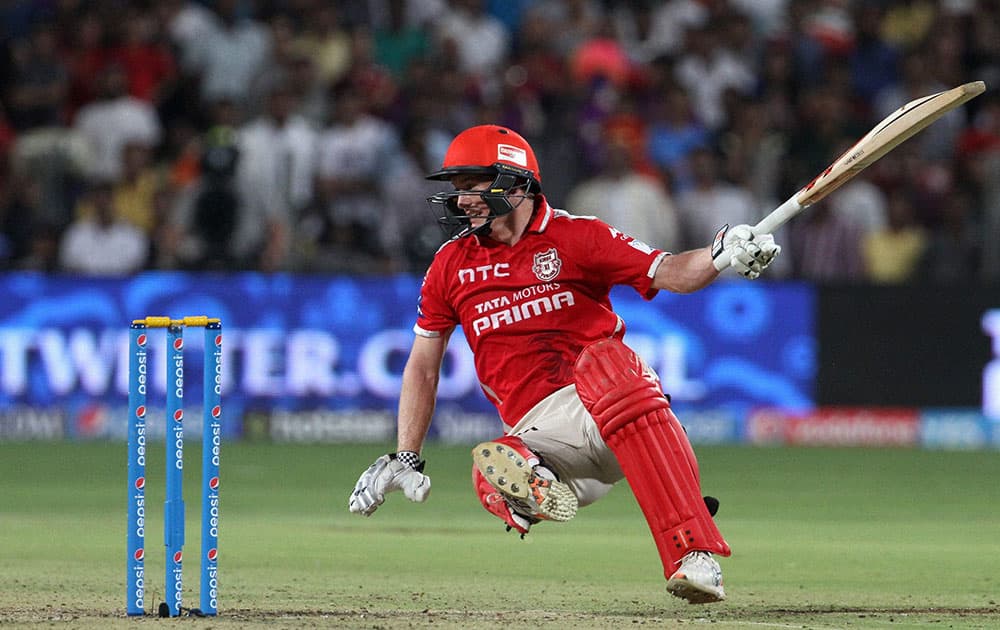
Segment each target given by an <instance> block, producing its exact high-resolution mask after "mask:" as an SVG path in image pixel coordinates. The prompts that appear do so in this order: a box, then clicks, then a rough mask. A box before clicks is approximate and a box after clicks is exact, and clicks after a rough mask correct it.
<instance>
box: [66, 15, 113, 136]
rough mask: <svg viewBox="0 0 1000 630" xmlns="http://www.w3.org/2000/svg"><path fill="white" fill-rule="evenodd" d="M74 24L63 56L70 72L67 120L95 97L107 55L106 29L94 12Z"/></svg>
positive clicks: (83, 16)
mask: <svg viewBox="0 0 1000 630" xmlns="http://www.w3.org/2000/svg"><path fill="white" fill-rule="evenodd" d="M74 23H75V28H74V29H73V32H72V33H70V39H69V42H68V46H66V48H65V49H64V50H63V53H62V55H63V58H64V59H65V60H66V66H67V70H68V72H69V77H68V80H69V87H68V94H67V97H66V105H67V116H68V117H69V120H72V119H73V118H74V117H75V116H76V112H77V111H78V110H79V109H80V108H81V107H83V106H84V105H86V104H87V103H89V102H90V101H93V100H94V99H96V98H98V96H99V93H98V91H97V86H98V85H99V84H100V77H101V72H102V71H103V70H104V66H105V65H107V63H108V54H109V51H108V47H107V40H108V34H107V32H106V30H107V29H105V27H104V20H102V19H101V16H100V14H99V13H98V12H97V11H95V10H89V11H85V12H84V13H82V14H81V15H79V16H77V17H76V18H75V19H74Z"/></svg>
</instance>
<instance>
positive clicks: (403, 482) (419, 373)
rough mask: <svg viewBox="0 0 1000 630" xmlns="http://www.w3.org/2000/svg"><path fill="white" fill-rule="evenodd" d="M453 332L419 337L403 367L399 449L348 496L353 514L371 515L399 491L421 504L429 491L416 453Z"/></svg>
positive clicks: (431, 411)
mask: <svg viewBox="0 0 1000 630" xmlns="http://www.w3.org/2000/svg"><path fill="white" fill-rule="evenodd" d="M450 336H451V331H448V332H446V333H442V334H441V335H439V336H435V337H425V336H423V335H417V337H416V338H415V339H414V340H413V347H412V348H411V349H410V357H409V359H407V361H406V367H404V368H403V383H402V387H401V389H400V393H399V417H398V428H397V438H396V439H397V450H396V452H395V453H386V454H385V455H382V456H381V457H379V458H378V459H376V460H375V463H374V464H372V465H371V466H369V467H368V470H366V471H365V472H364V473H362V475H361V478H360V479H358V483H357V484H355V486H354V491H353V492H352V493H351V497H350V500H349V501H348V507H349V508H350V510H351V512H354V513H356V514H362V515H364V516H371V515H372V514H374V513H375V510H376V509H378V506H380V505H382V503H383V502H384V501H385V495H386V494H388V493H390V492H394V491H396V490H402V491H403V494H404V495H405V496H406V498H407V499H409V500H411V501H417V502H422V501H424V500H425V499H426V498H427V495H428V493H429V492H430V490H431V480H430V477H428V476H427V475H425V474H423V470H424V461H423V460H422V459H420V449H421V447H422V446H423V444H424V438H425V437H426V436H427V429H428V427H430V425H431V418H432V417H433V416H434V403H435V401H436V399H437V387H438V379H439V376H440V373H441V362H442V361H443V360H444V351H445V348H447V346H448V337H450Z"/></svg>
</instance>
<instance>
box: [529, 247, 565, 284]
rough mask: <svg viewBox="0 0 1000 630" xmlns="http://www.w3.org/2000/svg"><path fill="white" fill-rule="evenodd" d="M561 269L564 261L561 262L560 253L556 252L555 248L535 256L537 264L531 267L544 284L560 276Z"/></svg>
mask: <svg viewBox="0 0 1000 630" xmlns="http://www.w3.org/2000/svg"><path fill="white" fill-rule="evenodd" d="M560 269H562V261H561V260H559V252H557V251H556V248H555V247H552V248H549V249H547V250H545V251H544V252H538V253H537V254H535V264H534V265H532V266H531V270H532V271H533V272H535V276H537V277H538V279H539V280H541V281H542V282H549V281H550V280H552V279H553V278H555V277H556V276H558V275H559V270H560Z"/></svg>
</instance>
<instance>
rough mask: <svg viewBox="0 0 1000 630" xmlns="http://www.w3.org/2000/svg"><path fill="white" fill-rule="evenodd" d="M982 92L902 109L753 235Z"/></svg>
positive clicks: (965, 88)
mask: <svg viewBox="0 0 1000 630" xmlns="http://www.w3.org/2000/svg"><path fill="white" fill-rule="evenodd" d="M985 90H986V84H985V83H983V82H982V81H973V82H971V83H966V84H964V85H960V86H958V87H956V88H952V89H950V90H945V91H944V92H938V93H937V94H930V95H928V96H923V97H921V98H918V99H914V100H912V101H910V102H909V103H907V104H906V105H903V106H902V107H900V108H899V109H897V110H896V111H894V112H893V113H892V114H889V115H888V116H887V117H886V118H885V119H884V120H883V121H882V122H880V123H879V124H877V125H875V127H873V128H872V130H871V131H869V132H868V133H867V134H865V135H864V137H862V138H861V139H860V140H858V141H857V142H856V143H854V146H852V147H851V148H850V149H848V150H847V151H845V152H844V154H843V155H841V156H840V157H838V158H837V159H836V160H834V162H833V163H832V164H830V166H828V167H826V169H825V170H824V171H823V172H822V173H820V174H819V175H817V176H816V177H815V178H813V180H812V181H811V182H809V183H808V184H806V185H805V186H804V187H803V188H802V189H801V190H799V191H798V192H797V193H795V194H794V195H792V197H791V198H789V199H788V201H786V202H785V203H783V204H781V205H780V206H778V207H777V208H776V209H775V210H774V211H773V212H771V213H770V214H768V215H767V216H766V217H764V218H763V219H761V221H760V223H758V224H757V225H756V226H754V230H755V231H757V232H773V231H774V230H776V229H778V228H779V227H781V226H782V225H783V224H784V223H785V222H787V221H788V220H789V219H791V218H792V217H794V216H795V215H797V214H798V213H800V212H801V211H802V210H803V209H804V208H807V207H809V206H811V205H812V204H814V203H816V202H817V201H819V200H820V199H823V198H824V197H826V196H827V195H829V194H830V193H832V192H833V191H835V190H837V189H838V188H840V187H841V186H842V185H844V184H845V183H846V182H848V181H849V180H850V179H851V178H852V177H854V176H855V175H857V174H858V173H860V172H861V171H862V170H864V169H865V168H867V167H868V166H870V165H871V164H872V163H874V162H875V161H876V160H878V159H879V158H881V157H882V156H883V155H885V154H886V153H888V152H889V151H892V150H893V149H895V148H896V147H898V146H899V145H900V144H902V143H903V142H905V141H906V140H908V139H909V138H911V137H913V136H914V135H916V134H918V133H920V132H921V131H922V130H923V129H925V128H926V127H927V126H928V125H930V124H931V123H933V122H934V121H935V120H937V119H938V118H941V117H942V116H944V115H945V114H947V113H948V112H950V111H951V110H953V109H955V108H956V107H959V106H961V105H962V104H963V103H966V102H967V101H969V100H971V99H973V98H975V97H976V96H979V95H980V94H982V93H983V92H984V91H985Z"/></svg>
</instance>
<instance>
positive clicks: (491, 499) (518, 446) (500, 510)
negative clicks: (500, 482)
mask: <svg viewBox="0 0 1000 630" xmlns="http://www.w3.org/2000/svg"><path fill="white" fill-rule="evenodd" d="M493 441H494V442H500V443H501V444H506V445H507V446H509V447H510V448H512V449H514V450H515V451H517V452H519V453H520V454H521V455H523V456H524V458H525V459H527V460H528V463H529V464H531V465H532V466H534V465H535V464H538V462H539V460H538V455H535V453H534V452H533V451H532V450H531V449H529V448H528V447H527V446H525V444H524V442H523V441H522V440H521V438H519V437H514V436H512V435H505V436H504V437H500V438H497V439H495V440H493ZM472 487H473V489H474V490H475V491H476V496H477V497H479V502H480V503H482V504H483V507H484V508H486V511H487V512H489V513H490V514H492V515H493V516H496V517H497V518H499V519H500V520H501V521H503V522H504V523H506V524H507V525H508V526H509V527H511V528H513V529H514V531H516V532H517V533H519V534H521V535H524V534H527V533H528V527H526V526H525V523H523V522H521V523H519V522H518V521H516V520H515V519H514V516H513V515H512V514H511V510H510V506H509V505H507V502H506V501H504V499H503V497H502V496H501V495H500V493H499V492H497V491H496V488H494V487H493V486H492V485H491V484H490V482H489V481H487V480H486V477H484V476H483V473H481V472H479V469H478V468H476V465H475V464H473V465H472Z"/></svg>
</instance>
